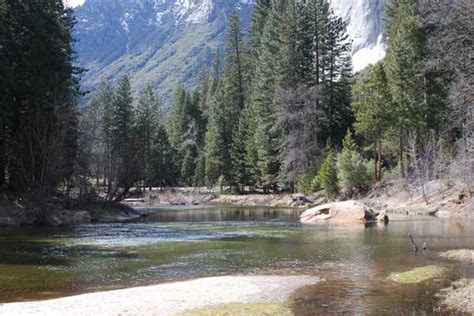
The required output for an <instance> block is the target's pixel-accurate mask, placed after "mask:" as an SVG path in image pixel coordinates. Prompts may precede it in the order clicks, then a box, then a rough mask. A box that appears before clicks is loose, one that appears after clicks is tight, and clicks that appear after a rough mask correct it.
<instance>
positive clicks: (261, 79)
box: [247, 1, 286, 190]
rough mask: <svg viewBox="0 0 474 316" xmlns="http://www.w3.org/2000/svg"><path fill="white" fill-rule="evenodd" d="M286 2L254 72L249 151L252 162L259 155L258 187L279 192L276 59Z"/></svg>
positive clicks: (277, 7) (273, 19)
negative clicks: (251, 130)
mask: <svg viewBox="0 0 474 316" xmlns="http://www.w3.org/2000/svg"><path fill="white" fill-rule="evenodd" d="M285 9H286V6H285V2H284V1H276V2H274V5H273V7H272V11H271V13H270V16H269V17H268V21H267V23H266V25H265V28H264V31H263V35H262V40H261V49H260V52H259V57H258V58H259V59H258V64H257V66H256V69H255V73H254V80H253V87H252V97H251V100H250V102H251V107H252V113H253V114H254V115H255V121H254V122H253V123H254V124H255V126H253V127H252V129H253V130H254V134H253V136H252V138H253V139H252V140H250V142H251V144H253V145H254V148H252V149H251V151H247V155H249V156H250V157H248V158H247V160H248V161H251V159H252V156H253V155H255V156H256V161H255V164H254V167H253V168H254V171H253V172H252V173H253V174H255V176H256V182H257V185H259V186H260V187H263V188H264V190H268V189H276V187H277V183H278V176H279V171H280V159H281V157H280V152H281V146H282V130H281V128H280V126H279V125H278V124H277V119H278V100H277V98H276V96H277V91H278V82H279V78H280V74H281V70H280V69H278V65H277V62H276V59H275V56H279V54H280V32H279V31H280V30H281V26H282V23H281V18H282V15H283V12H285Z"/></svg>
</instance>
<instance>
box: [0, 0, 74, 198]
mask: <svg viewBox="0 0 474 316" xmlns="http://www.w3.org/2000/svg"><path fill="white" fill-rule="evenodd" d="M72 26H73V16H72V11H71V10H69V9H67V8H65V7H64V5H63V3H62V1H60V0H55V1H53V0H51V1H32V0H27V1H2V2H0V47H1V49H0V70H1V72H2V76H1V77H2V79H0V81H1V82H0V83H1V88H0V89H1V91H0V94H1V97H0V102H1V103H2V111H3V112H2V119H1V120H0V128H1V130H2V131H1V133H0V137H1V139H0V150H1V151H2V155H1V157H0V170H1V171H0V179H1V180H0V184H4V182H5V181H6V178H5V173H6V171H7V172H8V183H7V185H8V189H10V190H11V191H12V192H14V193H16V194H25V193H26V194H29V195H30V196H31V197H33V198H35V199H39V200H43V199H44V197H48V196H50V194H51V193H52V192H53V191H54V190H55V189H56V186H57V184H58V183H59V182H61V181H64V180H65V179H64V176H65V173H64V172H63V167H64V166H65V165H70V164H71V163H73V162H71V161H70V162H66V161H64V159H75V158H76V157H75V155H62V154H61V153H60V152H61V150H63V149H64V146H65V143H66V142H68V141H67V140H66V137H69V135H71V134H70V132H71V131H70V130H69V128H71V122H73V121H74V120H75V118H74V117H75V116H76V114H77V112H76V111H75V109H74V102H75V98H76V96H77V95H78V84H77V78H76V75H77V74H78V72H79V69H76V68H75V67H74V66H73V65H72V61H73V51H72V45H71V44H72V36H71V30H72Z"/></svg>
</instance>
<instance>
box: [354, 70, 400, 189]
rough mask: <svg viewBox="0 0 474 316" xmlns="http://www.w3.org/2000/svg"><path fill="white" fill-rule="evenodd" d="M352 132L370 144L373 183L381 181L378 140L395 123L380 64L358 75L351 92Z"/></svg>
mask: <svg viewBox="0 0 474 316" xmlns="http://www.w3.org/2000/svg"><path fill="white" fill-rule="evenodd" d="M353 108H354V112H355V116H356V120H357V121H356V124H355V127H356V131H357V133H359V134H362V135H364V136H365V137H366V138H367V139H369V140H370V141H372V143H373V145H372V146H373V152H374V162H375V163H374V179H375V181H380V180H382V138H383V137H384V134H385V132H386V131H387V130H388V129H389V128H390V127H391V126H392V125H393V124H394V123H395V122H394V121H395V119H396V118H395V116H394V113H392V111H393V103H392V95H391V93H390V87H389V84H388V79H387V74H386V72H385V67H384V65H383V63H382V62H379V63H378V64H376V65H375V66H373V67H370V68H368V69H367V70H366V71H365V72H364V73H361V74H360V75H359V78H358V80H357V81H356V82H355V84H354V88H353Z"/></svg>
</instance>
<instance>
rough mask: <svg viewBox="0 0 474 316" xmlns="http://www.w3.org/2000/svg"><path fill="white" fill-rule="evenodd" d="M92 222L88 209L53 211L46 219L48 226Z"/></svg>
mask: <svg viewBox="0 0 474 316" xmlns="http://www.w3.org/2000/svg"><path fill="white" fill-rule="evenodd" d="M90 222H91V215H90V214H89V212H87V211H70V210H59V211H52V212H51V213H50V214H48V215H47V216H46V219H45V224H46V225H47V226H71V225H78V224H84V223H90Z"/></svg>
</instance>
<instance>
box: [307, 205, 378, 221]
mask: <svg viewBox="0 0 474 316" xmlns="http://www.w3.org/2000/svg"><path fill="white" fill-rule="evenodd" d="M377 216H378V212H376V211H374V210H373V209H371V208H370V207H368V206H367V205H365V204H362V203H360V202H357V201H352V200H351V201H344V202H334V203H328V204H323V205H320V206H317V207H314V208H311V209H309V210H306V211H305V212H303V214H301V217H300V221H301V222H302V223H304V224H315V223H321V222H331V223H340V224H344V223H367V222H375V221H376V220H377Z"/></svg>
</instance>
